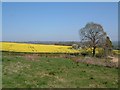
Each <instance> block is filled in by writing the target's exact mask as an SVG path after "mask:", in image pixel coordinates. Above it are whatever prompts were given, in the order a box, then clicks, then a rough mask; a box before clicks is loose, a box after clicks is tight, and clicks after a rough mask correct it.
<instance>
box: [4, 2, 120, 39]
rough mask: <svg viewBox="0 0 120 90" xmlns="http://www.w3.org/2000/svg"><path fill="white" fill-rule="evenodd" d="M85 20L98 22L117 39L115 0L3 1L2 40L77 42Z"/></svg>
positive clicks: (111, 37)
mask: <svg viewBox="0 0 120 90" xmlns="http://www.w3.org/2000/svg"><path fill="white" fill-rule="evenodd" d="M88 22H94V23H98V24H101V25H102V26H103V28H104V31H105V32H107V34H108V36H109V37H110V39H111V40H112V41H118V3H117V2H111V3H110V2H104V3H102V2H101V3H100V2H96V3H93V2H90V3H83V2H77V3H73V2H71V3H69V2H67V3H66V2H61V3H53V2H51V3H42V2H39V3H33V2H31V3H29V2H26V3H25V2H24V3H20V2H19V3H9V2H6V3H5V2H3V4H2V28H3V30H2V31H3V32H2V37H3V38H2V41H80V37H79V30H80V29H81V28H83V27H84V26H85V25H86V24H87V23H88Z"/></svg>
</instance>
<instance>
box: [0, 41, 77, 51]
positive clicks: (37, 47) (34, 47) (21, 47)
mask: <svg viewBox="0 0 120 90" xmlns="http://www.w3.org/2000/svg"><path fill="white" fill-rule="evenodd" d="M0 46H2V47H0V51H12V52H35V53H78V52H79V51H78V50H75V49H72V46H61V45H43V44H27V43H12V42H0Z"/></svg>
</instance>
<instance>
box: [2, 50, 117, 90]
mask: <svg viewBox="0 0 120 90" xmlns="http://www.w3.org/2000/svg"><path fill="white" fill-rule="evenodd" d="M2 64H3V68H2V70H3V73H2V75H3V76H2V77H3V78H2V79H3V81H2V87H3V88H96V87H97V88H117V87H118V69H116V68H108V67H103V66H95V65H88V64H83V63H79V64H76V63H75V62H73V61H72V60H71V59H68V58H60V57H46V56H44V55H43V56H39V55H36V54H34V55H32V54H21V55H20V54H16V55H14V54H12V53H7V52H4V53H3V58H2Z"/></svg>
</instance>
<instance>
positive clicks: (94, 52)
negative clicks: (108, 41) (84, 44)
mask: <svg viewBox="0 0 120 90" xmlns="http://www.w3.org/2000/svg"><path fill="white" fill-rule="evenodd" d="M95 49H96V47H93V57H94V56H95Z"/></svg>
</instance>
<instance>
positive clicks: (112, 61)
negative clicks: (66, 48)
mask: <svg viewBox="0 0 120 90" xmlns="http://www.w3.org/2000/svg"><path fill="white" fill-rule="evenodd" d="M74 62H75V63H79V62H82V63H86V64H92V65H99V66H106V67H118V58H115V57H114V58H110V57H109V59H97V58H91V57H85V58H84V59H77V60H74Z"/></svg>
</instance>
